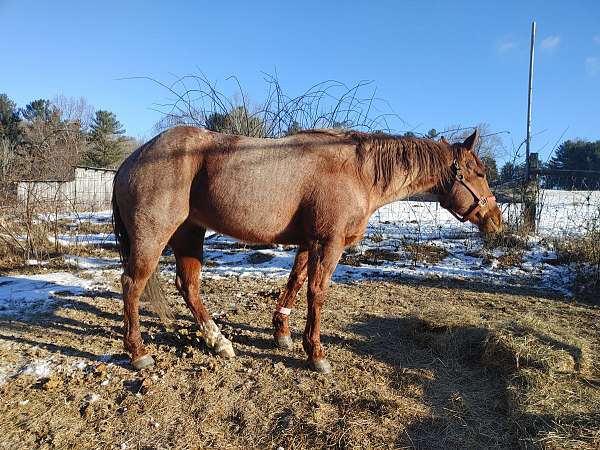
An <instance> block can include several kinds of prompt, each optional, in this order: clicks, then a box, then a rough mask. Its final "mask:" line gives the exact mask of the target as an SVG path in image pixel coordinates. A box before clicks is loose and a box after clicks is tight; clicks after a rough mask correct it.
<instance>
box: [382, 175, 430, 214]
mask: <svg viewBox="0 0 600 450" xmlns="http://www.w3.org/2000/svg"><path fill="white" fill-rule="evenodd" d="M399 172H401V173H397V174H394V178H393V180H394V181H393V182H392V183H391V184H390V186H389V187H388V188H387V189H386V190H385V191H384V192H376V193H375V195H374V198H373V202H372V203H373V206H374V207H373V211H375V210H376V209H379V208H381V207H382V206H383V205H387V204H388V203H393V202H397V201H399V200H404V199H406V198H407V197H410V196H411V195H416V194H423V193H428V192H432V190H433V189H434V188H435V187H436V186H437V185H439V183H440V181H441V174H440V176H439V177H427V178H425V177H423V176H420V174H418V173H417V174H414V175H412V176H411V175H408V174H406V173H404V171H403V170H399Z"/></svg>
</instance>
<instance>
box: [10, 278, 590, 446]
mask: <svg viewBox="0 0 600 450" xmlns="http://www.w3.org/2000/svg"><path fill="white" fill-rule="evenodd" d="M105 274H106V276H107V277H108V278H109V279H108V281H109V283H111V285H113V286H115V290H116V286H117V280H118V273H117V271H106V272H105ZM283 283H284V281H283V280H276V281H272V280H264V279H250V278H241V279H236V278H229V279H218V280H217V279H206V280H205V281H204V285H203V288H202V291H203V295H204V299H205V303H206V304H207V306H208V307H209V308H210V310H211V311H213V312H222V311H224V314H221V317H220V319H219V323H220V324H221V327H222V329H223V330H224V332H225V334H226V335H228V336H229V337H230V338H231V339H232V340H233V342H234V346H235V349H236V351H237V353H238V357H237V358H236V359H234V360H230V361H225V360H221V359H219V358H217V357H214V356H212V355H211V354H210V353H209V352H208V351H207V349H206V348H205V346H204V345H203V344H202V343H201V342H200V339H199V338H198V336H197V334H196V329H195V327H194V326H193V324H192V322H191V318H190V314H189V313H188V311H187V310H186V309H185V306H184V305H183V302H182V301H180V300H179V299H177V300H176V296H175V292H174V290H173V289H172V288H169V294H168V295H169V296H170V297H172V302H173V304H174V307H175V308H176V311H177V313H178V316H177V320H176V322H175V323H174V324H173V325H172V326H170V327H169V328H166V327H165V326H163V325H162V324H161V323H160V322H159V321H158V319H156V318H155V317H154V316H152V315H150V314H148V313H144V315H143V330H144V339H145V341H146V343H148V345H149V348H150V350H151V351H152V354H153V355H154V356H155V359H156V360H157V364H156V366H155V367H154V368H153V369H152V370H149V371H144V372H141V373H137V372H134V371H132V370H131V369H130V368H129V366H128V364H127V360H126V355H124V354H123V353H122V345H121V320H122V319H121V318H122V315H121V300H120V295H119V294H117V293H116V292H95V293H90V294H89V295H86V296H76V297H75V296H70V295H69V294H68V293H66V292H64V293H62V299H61V300H58V301H57V304H56V308H55V309H54V310H53V311H51V312H49V313H48V314H45V315H43V316H38V317H33V318H4V319H0V361H2V364H1V365H2V366H6V365H10V366H12V367H17V368H18V367H22V366H24V365H26V364H27V363H29V362H30V361H32V360H35V359H40V358H48V357H51V358H52V364H53V365H55V366H58V367H55V369H54V371H53V373H52V375H51V376H50V377H49V378H46V379H37V378H35V377H32V376H30V375H25V374H23V373H21V374H17V375H14V376H12V377H10V378H9V379H8V380H7V381H6V383H5V384H3V385H0V448H7V449H21V448H77V449H85V448H113V449H114V448H129V449H151V448H152V449H153V448H190V449H191V448H220V449H221V448H261V449H263V448H277V447H279V446H281V447H283V448H285V449H300V448H311V449H313V448H330V447H331V448H423V449H431V448H440V449H448V448H477V449H484V448H485V449H488V448H507V449H508V448H518V447H522V448H536V447H544V448H555V449H559V448H561V449H562V448H597V447H598V445H600V417H599V414H598V411H600V391H599V390H598V389H599V387H600V361H599V358H598V354H599V353H598V352H599V350H600V345H599V342H598V336H599V335H600V325H599V324H600V310H599V309H598V308H595V307H591V306H585V305H578V304H573V303H569V302H565V301H563V300H562V299H560V298H553V297H544V296H542V295H540V294H539V293H538V294H535V293H527V292H516V291H512V290H507V289H503V288H501V287H498V286H488V285H484V284H475V283H460V282H452V283H444V282H440V281H435V280H430V281H425V282H422V283H411V282H405V281H403V282H398V283H396V282H361V283H355V284H335V285H333V286H332V288H331V290H330V295H329V298H328V302H327V304H326V306H325V312H324V315H323V326H322V330H323V334H322V335H323V339H322V340H323V343H324V345H325V346H326V348H327V354H328V358H329V359H330V361H331V363H332V365H333V368H334V372H333V373H332V374H330V375H328V376H325V375H320V374H316V373H312V372H310V371H308V370H307V367H306V364H305V359H304V358H305V356H304V353H303V351H302V348H301V344H300V342H301V337H300V336H299V334H298V332H299V331H300V330H301V329H302V327H303V324H304V317H305V304H304V303H305V302H304V301H300V302H299V303H300V304H299V308H298V309H297V310H296V311H294V313H293V315H292V317H291V323H292V325H293V327H294V330H295V331H296V333H295V335H294V339H295V343H296V345H295V348H294V349H293V350H291V351H285V350H280V349H276V348H274V346H273V344H272V339H271V328H270V326H269V324H270V319H271V313H272V310H273V304H274V299H275V298H276V297H277V290H278V288H279V287H280V286H282V285H283ZM103 355H109V356H108V357H104V356H103ZM77 362H82V363H81V364H80V365H79V366H76V365H75V364H76V363H77ZM96 396H97V398H96Z"/></svg>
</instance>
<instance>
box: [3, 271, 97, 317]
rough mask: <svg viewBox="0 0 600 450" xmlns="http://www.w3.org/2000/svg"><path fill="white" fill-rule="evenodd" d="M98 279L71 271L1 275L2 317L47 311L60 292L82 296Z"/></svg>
mask: <svg viewBox="0 0 600 450" xmlns="http://www.w3.org/2000/svg"><path fill="white" fill-rule="evenodd" d="M95 283H96V281H95V280H94V279H83V278H79V277H77V276H76V275H74V274H72V273H68V272H52V273H44V274H37V275H10V276H3V277H0V317H3V316H15V315H33V314H39V313H41V312H44V311H47V310H49V309H50V308H51V307H52V303H53V302H54V299H55V297H56V296H57V295H59V293H60V294H63V293H68V294H72V295H81V294H83V293H84V292H86V291H87V290H88V289H90V288H91V287H92V286H93V285H94V284H95Z"/></svg>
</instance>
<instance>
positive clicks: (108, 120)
mask: <svg viewBox="0 0 600 450" xmlns="http://www.w3.org/2000/svg"><path fill="white" fill-rule="evenodd" d="M124 133H125V130H124V129H123V126H122V125H121V123H120V122H119V121H118V120H117V118H116V116H115V114H114V113H112V112H110V111H102V110H100V111H96V115H95V116H94V118H93V119H92V124H91V127H90V134H89V141H90V142H89V145H88V148H87V150H86V152H85V153H84V156H83V162H84V164H88V165H90V166H94V167H114V166H115V165H116V164H117V163H119V162H120V161H121V160H122V159H123V153H124V151H125V146H124V141H125V138H124V137H123V134H124Z"/></svg>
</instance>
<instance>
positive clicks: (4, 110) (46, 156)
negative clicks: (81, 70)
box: [0, 94, 138, 183]
mask: <svg viewBox="0 0 600 450" xmlns="http://www.w3.org/2000/svg"><path fill="white" fill-rule="evenodd" d="M137 145H138V143H137V142H136V141H135V139H133V138H129V137H127V136H125V130H124V128H123V126H122V125H121V123H120V122H119V121H118V120H117V117H116V115H115V114H114V113H113V112H110V111H106V110H94V108H93V107H91V106H90V105H89V104H88V103H87V102H86V101H85V99H83V98H80V99H72V98H66V97H57V98H56V99H54V100H52V101H50V100H48V99H37V100H33V101H31V102H30V103H28V104H27V105H25V106H24V107H20V108H19V107H17V105H16V103H15V102H14V101H12V100H11V99H10V98H9V97H8V95H6V94H0V183H6V182H10V181H16V180H67V179H70V178H71V177H72V171H73V166H75V165H88V166H93V167H109V168H112V167H116V166H117V165H118V164H119V163H120V162H121V161H122V160H123V158H124V157H125V156H126V154H127V153H129V152H130V151H131V150H132V149H133V148H135V147H136V146H137Z"/></svg>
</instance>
